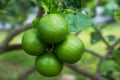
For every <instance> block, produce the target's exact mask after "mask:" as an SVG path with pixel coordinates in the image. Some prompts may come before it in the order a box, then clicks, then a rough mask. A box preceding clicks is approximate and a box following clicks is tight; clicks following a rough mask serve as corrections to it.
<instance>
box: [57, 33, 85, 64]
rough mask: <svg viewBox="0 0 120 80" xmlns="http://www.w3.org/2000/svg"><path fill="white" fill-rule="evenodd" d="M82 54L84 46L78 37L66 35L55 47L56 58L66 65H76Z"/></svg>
mask: <svg viewBox="0 0 120 80" xmlns="http://www.w3.org/2000/svg"><path fill="white" fill-rule="evenodd" d="M83 52H84V44H83V42H82V41H81V39H79V38H78V37H76V36H74V35H68V36H67V37H66V39H65V40H64V41H62V42H61V43H59V44H58V45H57V47H56V54H57V56H58V58H59V59H60V60H61V61H63V62H66V63H70V64H72V63H76V62H77V61H79V60H80V59H81V57H82V55H83Z"/></svg>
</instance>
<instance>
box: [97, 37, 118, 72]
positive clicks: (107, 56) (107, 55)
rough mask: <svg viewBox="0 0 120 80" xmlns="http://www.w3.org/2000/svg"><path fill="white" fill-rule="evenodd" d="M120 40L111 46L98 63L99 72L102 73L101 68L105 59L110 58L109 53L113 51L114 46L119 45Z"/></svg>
mask: <svg viewBox="0 0 120 80" xmlns="http://www.w3.org/2000/svg"><path fill="white" fill-rule="evenodd" d="M119 42H120V38H119V39H118V40H117V41H116V42H115V43H114V44H113V45H112V46H111V47H110V48H109V50H108V51H107V53H106V56H105V58H101V59H100V61H99V63H98V67H97V72H98V73H100V71H99V68H100V65H101V63H102V62H103V61H105V60H106V59H109V55H110V54H111V53H112V52H113V50H114V48H115V47H116V46H117V44H118V43H119Z"/></svg>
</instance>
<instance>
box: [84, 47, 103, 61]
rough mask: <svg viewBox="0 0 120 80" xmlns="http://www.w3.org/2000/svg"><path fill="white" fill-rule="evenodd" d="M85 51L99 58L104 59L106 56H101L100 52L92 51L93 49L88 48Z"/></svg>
mask: <svg viewBox="0 0 120 80" xmlns="http://www.w3.org/2000/svg"><path fill="white" fill-rule="evenodd" d="M85 51H86V52H89V53H91V54H92V55H94V56H97V57H99V58H103V59H104V57H103V56H101V55H100V54H99V53H96V52H94V51H91V50H88V49H85Z"/></svg>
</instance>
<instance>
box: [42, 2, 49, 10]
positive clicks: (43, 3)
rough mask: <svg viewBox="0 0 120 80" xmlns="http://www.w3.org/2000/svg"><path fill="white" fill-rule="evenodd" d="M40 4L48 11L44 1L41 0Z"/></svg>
mask: <svg viewBox="0 0 120 80" xmlns="http://www.w3.org/2000/svg"><path fill="white" fill-rule="evenodd" d="M41 6H42V7H43V8H44V10H45V11H49V8H48V6H47V4H45V2H42V1H41Z"/></svg>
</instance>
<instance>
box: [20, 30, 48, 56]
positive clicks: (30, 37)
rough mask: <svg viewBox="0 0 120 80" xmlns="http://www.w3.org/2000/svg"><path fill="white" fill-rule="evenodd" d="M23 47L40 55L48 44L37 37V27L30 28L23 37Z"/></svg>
mask: <svg viewBox="0 0 120 80" xmlns="http://www.w3.org/2000/svg"><path fill="white" fill-rule="evenodd" d="M22 48H23V49H24V51H25V52H27V53H28V54H30V55H39V54H41V53H43V52H44V51H45V49H46V44H45V43H43V42H42V41H40V40H39V38H38V37H37V30H36V29H29V30H28V31H26V32H25V33H24V35H23V38H22Z"/></svg>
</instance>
